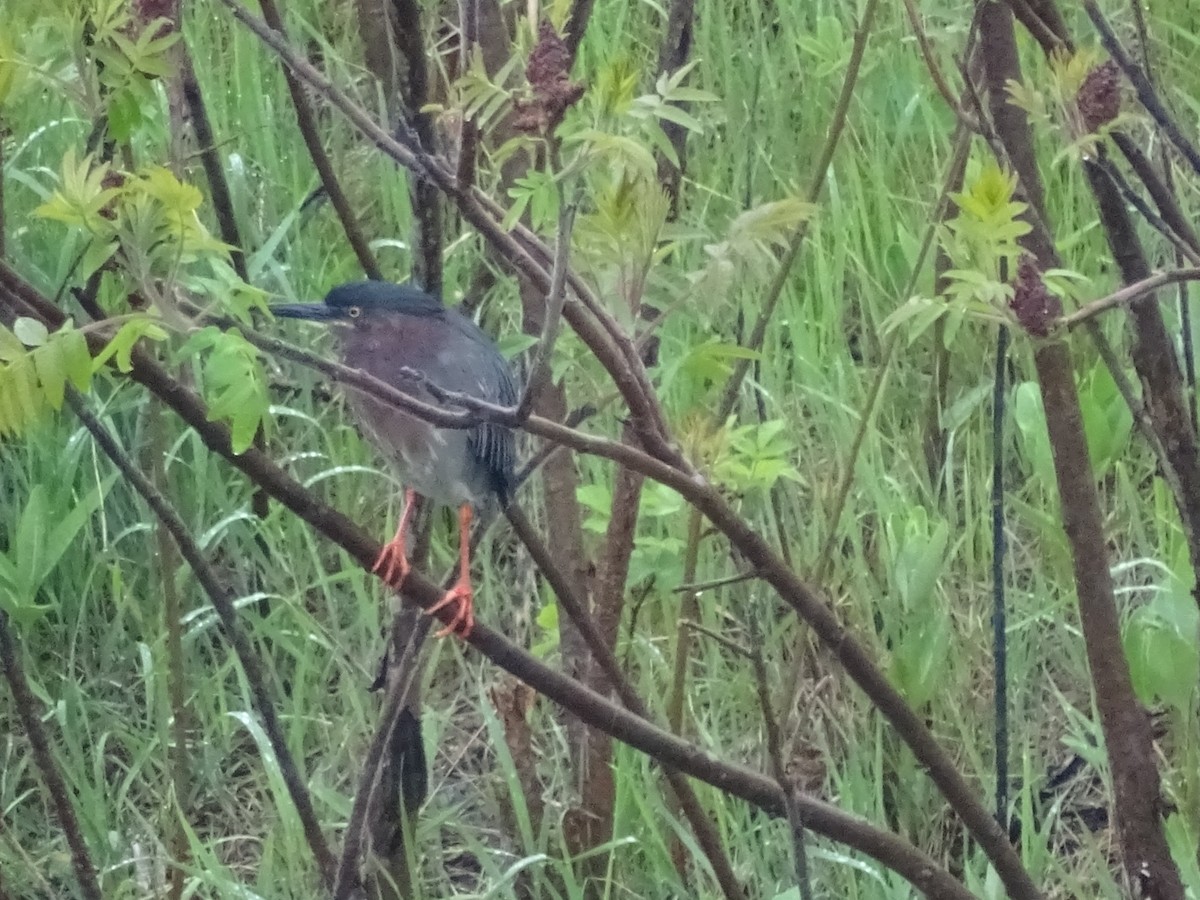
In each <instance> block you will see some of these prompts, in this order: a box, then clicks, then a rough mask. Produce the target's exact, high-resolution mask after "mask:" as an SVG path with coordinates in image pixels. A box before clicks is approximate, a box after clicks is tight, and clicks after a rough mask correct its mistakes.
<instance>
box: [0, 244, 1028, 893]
mask: <svg viewBox="0 0 1200 900" xmlns="http://www.w3.org/2000/svg"><path fill="white" fill-rule="evenodd" d="M13 275H14V273H12V270H11V269H9V268H8V267H7V266H6V265H4V264H3V263H0V285H3V286H4V287H5V288H6V289H7V292H6V294H0V297H2V298H4V299H6V300H10V301H11V302H12V304H13V305H14V306H15V307H16V308H18V309H20V310H22V314H24V315H31V316H36V317H38V318H40V319H41V320H42V321H43V323H44V324H47V325H53V326H55V327H57V326H59V325H61V323H62V321H63V318H64V317H63V315H62V313H61V312H60V311H58V310H57V309H56V308H55V307H54V306H53V305H52V304H50V303H49V302H48V301H46V300H45V299H44V298H42V297H41V295H40V294H38V293H37V291H35V290H33V289H32V288H31V287H29V285H27V284H26V283H25V282H23V281H22V280H21V279H20V278H19V276H17V277H16V278H15V279H14V277H13ZM90 340H92V341H93V343H94V345H95V346H96V347H97V348H98V347H99V344H100V342H99V341H98V340H96V339H95V338H94V337H92V338H90ZM132 363H133V367H132V370H131V373H130V374H131V377H132V378H133V380H135V381H137V382H138V383H139V384H142V385H143V386H145V387H146V388H147V389H149V390H150V391H151V392H152V393H153V394H155V396H157V397H159V398H160V399H161V400H162V401H163V402H164V403H165V404H166V405H167V406H170V407H171V408H172V409H173V410H174V411H175V412H176V413H177V414H178V415H179V416H180V417H181V418H182V419H183V420H184V421H185V422H186V423H187V424H188V425H190V426H191V427H192V429H193V430H195V432H196V434H197V436H198V437H199V438H200V439H201V441H202V442H203V443H204V444H205V446H206V447H208V448H209V449H210V450H212V451H213V452H215V453H217V454H218V455H220V456H222V457H223V458H224V459H226V460H227V461H228V462H229V463H231V464H232V465H233V466H234V467H236V468H237V469H239V470H240V471H241V472H243V473H244V474H245V475H247V476H248V477H249V478H250V479H251V480H252V481H253V482H254V483H255V484H256V485H257V486H259V487H261V488H262V489H264V490H266V491H267V492H268V493H269V494H271V496H273V497H274V498H275V499H277V500H278V501H279V502H280V503H281V504H282V505H283V506H285V507H287V508H288V509H289V510H291V511H292V512H293V513H295V514H296V515H297V516H299V517H300V518H302V519H304V520H305V521H306V522H308V523H309V524H310V525H311V526H313V527H314V528H315V529H316V530H317V531H319V532H320V533H321V534H323V535H324V536H325V537H326V538H328V539H329V540H331V541H332V542H333V543H335V544H337V545H338V546H340V547H341V548H342V549H343V550H345V551H346V552H347V553H348V554H349V556H350V557H351V558H352V559H353V560H354V561H355V562H357V563H358V565H360V566H361V567H362V568H364V569H368V570H369V569H370V568H371V566H372V565H373V564H374V561H375V559H376V558H377V557H378V555H379V550H380V545H379V542H378V541H376V540H374V539H372V538H371V537H370V536H369V535H367V534H366V533H365V532H364V531H362V529H360V528H359V527H358V526H357V525H356V524H355V523H354V522H352V521H351V520H350V519H348V518H347V517H346V516H345V515H343V514H342V513H340V512H339V511H337V510H335V509H333V508H332V507H330V506H328V505H326V504H325V503H323V502H321V501H320V500H319V499H317V498H316V497H315V496H314V495H313V494H312V493H311V492H309V491H308V490H307V489H305V488H304V487H303V486H302V485H300V484H299V483H298V482H297V481H295V480H294V479H292V478H290V477H289V476H288V475H287V474H285V473H284V472H283V471H282V470H281V469H280V468H279V467H278V466H276V465H275V464H274V463H273V462H271V461H270V460H269V459H268V457H267V456H266V455H265V454H263V453H262V452H260V451H258V450H256V449H253V448H251V449H249V450H247V451H245V452H244V453H241V454H237V453H234V452H233V449H232V446H231V443H230V435H229V430H228V428H226V427H225V426H224V425H222V424H220V423H218V422H213V421H210V420H209V419H208V410H207V408H206V407H205V405H204V403H203V402H202V401H201V400H200V398H199V397H197V396H196V394H195V393H194V392H193V391H191V390H190V389H188V388H187V387H185V386H184V385H182V384H180V383H179V382H178V381H176V380H175V379H173V378H172V377H171V376H170V375H169V374H168V373H167V371H166V370H165V369H163V368H162V366H161V365H159V364H158V363H157V362H156V361H155V360H154V359H153V358H151V357H150V356H149V354H147V353H145V352H144V351H143V350H142V349H140V348H135V350H134V351H133V354H132ZM621 461H622V462H629V461H628V460H621ZM654 462H656V463H657V461H654ZM657 465H658V466H660V467H661V469H659V470H658V474H660V475H667V476H670V477H672V480H674V481H675V484H676V485H679V486H680V487H686V486H687V485H689V484H690V485H692V486H693V488H696V489H699V488H700V487H701V486H702V485H703V482H697V481H694V480H692V479H691V478H688V477H687V476H683V475H682V474H681V473H678V472H676V471H675V470H673V469H671V468H670V467H667V466H665V465H663V464H662V463H657ZM675 476H678V477H675ZM713 493H714V496H715V492H713ZM716 500H718V501H719V500H720V498H719V497H716ZM705 506H706V509H705V512H706V514H709V515H710V518H713V520H714V522H716V523H717V524H718V525H719V526H720V527H721V528H722V530H723V531H726V532H727V533H733V534H736V535H737V540H736V543H737V544H738V545H739V546H740V547H743V548H746V549H747V550H748V551H749V552H747V556H748V558H750V559H751V561H752V562H754V561H757V560H759V559H764V558H765V559H771V558H772V557H771V556H770V554H771V551H770V548H769V546H768V545H767V544H766V542H765V541H763V540H762V539H761V538H758V537H757V535H755V534H754V533H753V531H752V530H750V528H749V526H748V525H746V524H745V523H741V524H740V525H735V524H734V522H736V521H737V517H736V514H734V513H733V512H732V510H731V509H728V508H726V509H725V510H722V508H721V507H720V506H719V505H715V506H714V505H713V504H712V503H711V502H708V503H706V504H705ZM730 517H732V518H733V521H732V522H731V521H730ZM778 566H779V563H778V561H777V560H776V561H774V563H773V565H772V577H771V578H768V580H773V583H775V582H776V581H779V579H780V574H779V572H778V571H777V570H778ZM787 577H788V579H790V583H791V584H792V585H793V587H796V588H798V589H799V590H800V591H801V592H802V595H803V596H807V597H808V598H809V599H810V600H811V601H812V602H814V603H817V604H818V605H819V606H821V607H822V609H824V606H823V604H821V603H820V601H819V600H817V599H816V598H815V596H812V595H810V594H809V593H808V592H807V588H805V587H804V586H803V584H802V583H801V582H799V580H798V579H796V577H795V576H794V575H791V574H790V573H789V574H788V576H787ZM404 593H405V595H406V596H407V597H409V598H410V599H411V600H413V602H415V603H416V604H417V605H419V606H421V607H422V608H428V607H430V606H433V605H434V604H435V603H437V602H438V601H439V600H440V599H441V597H442V594H443V592H442V590H441V589H440V588H439V587H438V586H437V585H436V584H434V583H433V582H431V581H430V580H428V579H427V578H425V577H424V576H422V575H420V574H419V573H417V572H413V573H411V574H410V575H409V578H408V580H407V581H406V582H405V592H404ZM792 599H796V598H792ZM799 599H803V597H801V598H799ZM793 605H795V603H793ZM451 614H452V611H451V610H446V615H447V616H449V615H451ZM825 616H826V618H825V619H824V620H823V621H824V626H825V627H823V628H822V629H820V631H821V633H822V634H823V635H824V636H826V637H829V636H830V635H831V634H835V635H836V636H837V639H838V640H837V642H835V644H838V643H840V645H841V648H842V652H839V654H838V655H839V657H840V658H842V659H843V661H845V660H846V659H850V660H851V662H850V663H848V664H847V668H848V669H850V670H851V671H852V674H853V673H854V672H855V671H857V670H858V669H859V665H858V664H857V663H855V662H854V657H855V655H856V654H857V655H859V656H864V655H865V650H863V649H862V648H861V647H860V646H858V645H857V644H856V642H854V640H853V639H852V638H850V637H849V636H848V635H846V634H844V633H843V632H842V631H841V629H840V627H839V626H838V625H837V624H836V620H834V619H833V615H832V613H831V612H829V611H828V610H827V609H826V610H825ZM830 628H832V629H833V631H832V632H831V631H830ZM468 642H469V643H470V645H471V646H472V647H474V648H475V649H476V650H478V651H479V652H480V653H482V654H483V655H484V656H486V657H487V658H489V659H490V660H491V661H492V662H493V663H495V664H496V665H497V666H499V667H500V668H502V669H504V670H506V671H508V672H510V673H511V674H513V675H515V676H516V677H518V678H520V679H521V680H523V681H525V682H526V683H527V684H529V685H530V686H531V687H533V688H534V689H535V690H537V691H538V692H539V693H541V694H543V695H545V696H546V697H548V698H549V699H550V700H552V701H554V702H556V703H558V704H560V705H562V706H563V707H564V708H566V709H568V710H570V711H571V712H572V713H574V714H575V715H576V716H578V717H579V718H580V719H582V720H583V721H584V722H586V723H587V724H589V725H591V726H593V727H595V728H598V729H601V730H603V731H605V732H606V733H608V734H611V735H612V736H613V737H615V738H617V739H618V740H620V741H623V742H624V743H626V744H629V745H630V746H632V747H634V748H636V749H638V750H641V751H642V752H643V753H646V754H647V755H648V756H650V757H651V758H653V759H654V760H656V761H657V762H659V763H660V764H663V765H668V766H673V767H674V768H677V769H678V770H679V771H680V772H683V773H684V774H687V775H690V776H692V777H694V778H698V779H699V780H701V781H704V782H706V783H708V784H710V785H712V786H714V787H716V788H717V789H719V790H721V791H723V792H725V793H727V794H729V795H731V796H736V797H740V798H741V799H743V800H746V801H748V802H750V803H752V804H753V805H755V806H757V807H759V808H761V809H763V810H764V811H766V812H768V813H769V814H771V815H773V816H781V815H783V814H784V812H785V805H784V802H783V796H782V794H781V792H780V790H779V786H778V784H776V783H775V781H774V780H773V779H771V778H769V777H767V776H765V775H762V774H761V773H758V772H754V771H752V770H750V769H748V768H746V767H744V766H741V765H738V764H736V763H729V762H724V761H721V760H719V759H717V758H716V757H714V756H713V755H712V754H710V753H708V752H707V751H705V750H703V749H701V748H700V747H698V746H697V745H695V744H692V743H690V742H688V741H685V740H683V739H681V738H679V737H677V736H675V735H673V734H670V733H669V732H666V731H663V730H662V729H660V728H657V727H656V726H654V725H652V724H651V723H649V722H646V721H645V720H644V719H642V718H641V717H639V716H637V715H634V714H633V713H631V712H629V711H628V710H626V709H623V708H622V707H620V706H617V705H616V704H614V703H612V702H611V701H609V700H607V699H605V698H604V697H601V696H600V695H599V694H597V693H595V692H594V691H590V690H588V689H587V688H585V687H584V686H582V685H581V684H579V682H577V681H575V680H574V679H572V678H569V677H568V676H566V675H564V674H562V673H561V672H557V671H555V670H553V669H550V668H549V667H548V666H546V665H545V664H544V663H542V662H541V661H540V660H538V659H537V658H535V657H534V656H532V655H531V654H530V653H528V652H527V651H525V650H523V649H521V648H520V647H518V646H516V645H515V644H513V643H512V642H511V641H509V640H507V639H506V638H505V637H503V636H502V635H500V634H499V633H497V632H495V631H493V630H492V629H490V628H489V627H487V625H485V624H483V623H480V622H477V623H476V625H475V628H474V629H473V631H472V632H471V635H470V638H469V640H468ZM847 647H849V648H850V650H849V655H848V654H847V651H846V649H845V648H847ZM866 664H867V665H868V666H870V665H871V664H870V661H869V659H868V660H866ZM879 677H882V676H879ZM867 693H868V694H869V695H872V696H874V694H873V692H872V691H870V690H868V691H867ZM895 696H896V697H897V702H900V703H901V704H902V703H903V701H902V700H899V698H898V695H895ZM910 715H913V716H914V718H915V714H911V713H910ZM889 718H892V716H889ZM897 727H898V728H899V726H897ZM917 727H919V728H924V726H923V724H922V723H920V722H919V720H917ZM902 733H905V736H906V740H908V739H909V738H908V736H907V733H906V732H902ZM926 737H927V743H926V744H922V745H919V746H917V747H914V749H915V750H916V752H917V756H918V758H919V759H921V760H922V761H927V760H929V759H930V758H931V753H930V750H929V744H932V746H933V747H934V748H935V750H936V749H937V745H936V743H935V742H933V737H932V735H931V734H928V732H926ZM911 743H912V742H911V741H910V744H911ZM939 752H940V751H939ZM927 764H928V763H927ZM946 766H950V768H951V769H952V770H953V764H952V763H951V761H950V760H949V759H948V758H946V757H945V756H944V755H943V757H942V760H941V761H937V760H934V762H933V763H932V764H930V767H931V768H936V769H937V770H938V772H939V773H940V772H941V770H942V769H944V767H946ZM954 777H955V778H957V779H958V780H959V782H960V784H961V787H960V788H959V789H958V790H957V792H955V793H954V796H952V797H950V799H951V802H952V805H953V806H954V807H955V808H956V809H959V808H960V807H962V805H963V803H962V799H961V796H962V795H963V794H964V793H965V795H966V796H967V797H968V798H971V799H973V798H972V795H971V793H970V789H969V788H968V787H967V786H966V783H965V781H962V779H961V776H959V775H957V772H955V773H954ZM945 780H946V779H945V777H944V776H943V775H940V774H939V775H937V776H935V781H937V782H938V784H939V786H941V785H942V784H943V783H944V782H945ZM943 790H944V791H945V789H944V788H943ZM948 796H949V794H948ZM798 802H799V803H800V804H801V807H800V808H801V811H802V813H803V816H804V821H805V823H806V824H807V826H808V828H809V829H810V830H811V831H813V832H814V833H817V834H822V835H825V836H827V837H830V838H832V839H834V840H837V841H840V842H843V843H845V844H846V845H847V846H850V847H852V848H854V849H857V850H859V851H861V852H863V853H866V854H867V855H869V856H871V857H872V858H875V859H877V860H879V861H880V862H881V863H883V864H884V865H886V866H888V868H891V869H893V870H894V871H896V872H898V873H900V874H901V875H902V876H903V877H905V878H906V879H908V880H909V881H910V882H912V883H913V884H914V885H916V886H917V887H918V888H919V889H920V890H922V891H924V892H925V893H927V894H928V895H929V896H931V897H936V898H948V900H967V898H970V896H971V895H970V893H969V892H968V891H966V889H965V888H964V887H963V886H962V885H961V884H960V883H959V882H958V881H956V880H955V879H954V878H953V877H952V876H950V875H949V873H947V872H946V871H945V870H944V869H942V868H940V867H939V866H938V865H937V863H935V862H934V861H933V860H932V859H930V858H929V857H927V856H925V855H924V854H922V853H921V852H920V851H917V850H916V849H915V848H913V847H912V845H911V844H909V843H908V842H907V841H905V840H903V839H902V838H900V837H899V836H897V835H894V834H891V833H889V832H886V831H883V830H881V829H879V828H876V827H875V826H873V825H870V824H869V823H867V822H864V821H863V820H861V819H859V818H857V817H855V816H851V815H848V814H846V813H844V812H842V811H840V810H838V809H836V808H835V807H833V806H830V805H829V804H826V803H822V802H820V801H817V800H814V799H812V798H807V797H802V798H800V799H799V800H798ZM974 802H975V804H976V805H977V806H978V807H979V815H982V816H983V817H984V819H985V820H987V821H991V820H990V816H989V814H988V812H987V811H986V810H985V809H983V807H982V805H981V804H979V803H978V800H974ZM966 818H967V817H966V816H964V819H966ZM972 831H973V833H976V834H977V835H979V834H980V832H979V830H978V829H977V828H972ZM997 831H998V829H997ZM989 838H990V836H989V835H986V834H983V835H982V837H980V838H979V839H980V841H981V845H984V846H985V847H986V846H987V845H986V843H985V841H986V840H988V839H989ZM1000 838H1001V840H1004V836H1003V834H1002V833H1000ZM1009 852H1012V851H1011V848H1009ZM989 855H993V856H994V857H1001V865H1000V866H998V868H1000V867H1001V866H1003V865H1004V863H1006V862H1007V861H1006V860H1003V858H1002V854H1000V853H997V852H996V851H995V850H994V848H989ZM1013 859H1014V860H1016V856H1015V854H1013ZM1016 864H1017V865H1018V866H1019V860H1017V861H1016ZM1013 893H1014V895H1016V896H1018V897H1030V898H1034V897H1039V896H1040V895H1039V894H1038V893H1037V891H1036V889H1031V890H1029V891H1025V892H1021V893H1018V892H1016V891H1013Z"/></svg>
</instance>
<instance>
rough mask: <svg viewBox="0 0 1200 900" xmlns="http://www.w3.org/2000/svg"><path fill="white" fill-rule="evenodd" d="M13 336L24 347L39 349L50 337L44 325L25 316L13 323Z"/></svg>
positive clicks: (19, 317)
mask: <svg viewBox="0 0 1200 900" xmlns="http://www.w3.org/2000/svg"><path fill="white" fill-rule="evenodd" d="M13 334H15V335H16V336H17V339H18V340H19V341H20V342H21V343H22V344H24V345H25V346H26V347H40V346H42V344H44V343H46V338H48V337H49V336H50V332H49V331H47V330H46V326H45V325H43V324H42V323H41V322H39V321H38V320H37V319H30V318H27V317H26V316H18V317H17V319H16V321H14V322H13Z"/></svg>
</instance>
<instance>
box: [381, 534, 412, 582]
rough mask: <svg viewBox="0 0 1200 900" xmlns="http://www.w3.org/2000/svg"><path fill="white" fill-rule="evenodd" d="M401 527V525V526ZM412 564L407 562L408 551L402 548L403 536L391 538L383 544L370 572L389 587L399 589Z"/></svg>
mask: <svg viewBox="0 0 1200 900" xmlns="http://www.w3.org/2000/svg"><path fill="white" fill-rule="evenodd" d="M401 527H403V526H401ZM411 569H412V566H411V565H409V563H408V552H407V551H406V550H405V548H404V540H403V538H399V537H396V538H393V539H392V540H390V541H388V542H387V543H386V544H384V545H383V549H382V550H380V551H379V557H378V558H377V559H376V560H375V565H373V566H371V572H372V573H373V574H375V575H378V576H379V577H380V578H382V579H383V580H384V581H386V582H387V583H388V584H389V585H391V587H393V588H394V589H396V590H397V591H398V590H400V588H401V587H403V586H404V579H405V578H407V577H408V573H409V571H410V570H411Z"/></svg>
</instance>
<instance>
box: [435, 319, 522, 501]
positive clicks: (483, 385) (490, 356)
mask: <svg viewBox="0 0 1200 900" xmlns="http://www.w3.org/2000/svg"><path fill="white" fill-rule="evenodd" d="M446 315H447V318H448V319H449V320H450V322H451V324H453V326H454V327H455V330H456V331H457V332H458V334H459V336H460V338H461V339H462V346H463V349H464V352H467V351H469V352H470V359H471V365H470V366H469V369H470V373H469V374H466V373H463V374H462V375H460V377H459V378H451V379H450V380H451V381H458V380H460V379H461V381H463V382H465V383H461V384H457V385H454V384H446V383H443V384H442V387H444V388H446V389H447V390H452V391H460V392H462V393H464V394H469V395H470V396H472V397H477V398H479V399H480V400H484V401H486V402H488V403H493V404H496V405H497V406H516V405H517V402H518V401H519V400H520V399H521V396H520V388H519V386H518V385H517V380H516V378H515V377H514V376H513V372H512V368H511V367H510V366H509V364H508V361H507V360H506V359H505V358H504V357H503V356H501V354H500V351H499V349H498V348H497V347H496V344H495V342H494V341H492V339H491V338H490V337H488V336H487V335H486V334H485V333H484V332H483V331H482V330H480V328H479V327H478V326H477V325H476V324H475V323H474V322H472V321H471V320H470V319H468V318H466V317H465V316H463V315H461V314H460V313H458V311H457V310H447V313H446ZM454 368H457V367H454ZM458 371H459V372H463V370H462V369H459V370H458ZM467 444H468V446H469V447H470V449H471V452H472V453H473V454H474V456H475V459H476V461H477V462H479V463H480V464H481V465H482V466H483V467H484V468H485V469H486V470H487V473H488V480H489V481H490V482H491V485H492V488H493V490H495V491H496V493H497V494H498V495H499V496H500V500H501V502H507V500H508V492H509V490H510V489H511V488H512V480H513V468H514V466H515V464H516V454H517V451H516V436H515V435H514V434H513V432H512V429H511V428H505V427H504V426H503V425H493V424H491V423H488V422H485V423H483V424H480V425H477V426H476V427H475V428H473V429H471V433H470V435H469V436H468V439H467Z"/></svg>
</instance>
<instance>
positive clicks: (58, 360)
mask: <svg viewBox="0 0 1200 900" xmlns="http://www.w3.org/2000/svg"><path fill="white" fill-rule="evenodd" d="M33 365H34V368H35V369H36V370H37V377H38V381H40V382H41V383H42V393H43V394H44V396H45V398H46V402H47V403H49V404H50V406H51V407H53V408H54V409H56V410H58V409H62V402H63V394H64V393H65V390H66V385H67V365H66V359H65V357H64V355H63V341H61V340H53V341H50V342H49V343H48V344H46V346H45V347H39V348H38V349H37V350H36V351H34V353H33Z"/></svg>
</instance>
